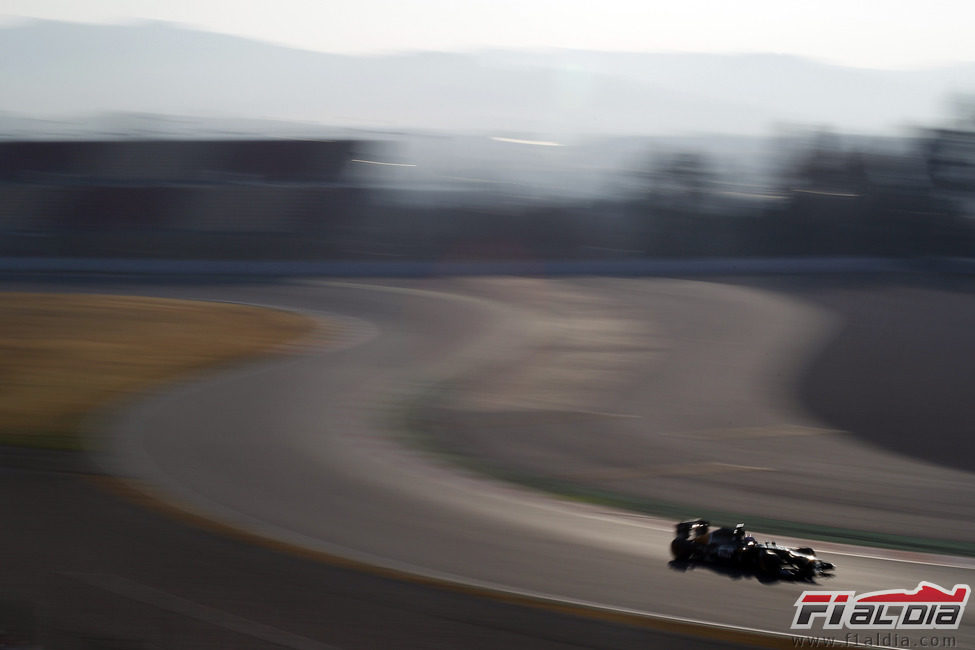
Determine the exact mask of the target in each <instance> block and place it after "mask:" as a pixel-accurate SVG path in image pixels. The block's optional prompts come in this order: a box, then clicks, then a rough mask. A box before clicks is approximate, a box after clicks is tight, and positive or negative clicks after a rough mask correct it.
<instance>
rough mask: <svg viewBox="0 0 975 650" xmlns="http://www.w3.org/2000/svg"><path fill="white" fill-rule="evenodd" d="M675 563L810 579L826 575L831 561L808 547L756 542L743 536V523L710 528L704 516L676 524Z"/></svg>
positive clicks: (830, 566) (829, 569) (672, 550)
mask: <svg viewBox="0 0 975 650" xmlns="http://www.w3.org/2000/svg"><path fill="white" fill-rule="evenodd" d="M670 550H671V553H673V556H674V559H675V560H677V561H679V562H692V561H702V562H714V563H721V564H727V565H731V566H735V567H737V568H740V569H743V570H747V571H754V572H755V573H757V574H760V575H763V576H766V577H771V578H774V577H781V576H783V575H786V576H789V577H792V578H800V579H804V580H812V579H813V578H815V577H816V576H821V575H828V574H829V572H830V571H832V570H833V569H834V567H833V564H831V563H830V562H824V561H822V560H820V559H819V558H817V557H816V553H815V552H814V551H813V550H812V549H811V548H809V547H801V548H787V547H784V546H778V545H777V544H776V543H775V542H763V543H758V542H757V541H755V538H753V537H750V536H748V535H746V533H745V527H744V525H743V524H738V525H737V526H735V527H734V528H724V527H722V528H711V525H710V523H709V522H707V521H705V520H704V519H693V520H690V521H682V522H680V523H679V524H677V536H676V537H675V538H674V541H673V542H671V544H670Z"/></svg>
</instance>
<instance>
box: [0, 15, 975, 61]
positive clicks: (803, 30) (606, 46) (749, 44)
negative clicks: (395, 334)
mask: <svg viewBox="0 0 975 650" xmlns="http://www.w3.org/2000/svg"><path fill="white" fill-rule="evenodd" d="M0 17H2V19H3V20H4V21H5V22H10V21H13V20H16V18H17V17H36V18H50V19H59V20H68V21H84V22H125V21H132V20H135V19H153V20H166V21H172V22H177V23H182V24H186V25H190V26H194V27H198V28H202V29H206V30H209V31H216V32H223V33H228V34H239V35H244V36H248V37H254V38H259V39H262V40H266V41H272V42H275V43H281V44H286V45H290V46H294V47H301V48H306V49H313V50H321V51H327V52H381V51H401V50H417V49H425V50H444V49H446V50H467V49H475V48H479V47H484V46H487V47H515V48H538V47H567V48H579V49H593V50H630V51H654V52H658V51H681V52H721V53H725V52H780V53H788V54H797V55H802V56H808V57H812V58H816V59H820V60H825V61H830V62H833V63H840V64H845V65H855V66H864V67H918V66H923V65H929V64H934V63H948V62H957V61H975V38H973V37H972V33H971V28H972V25H975V2H972V1H971V0H956V1H946V0H926V1H925V2H920V1H918V0H667V1H664V2H658V1H654V0H595V1H588V0H276V1H274V2H271V1H268V0H2V2H0Z"/></svg>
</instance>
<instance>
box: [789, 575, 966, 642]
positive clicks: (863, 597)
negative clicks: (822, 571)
mask: <svg viewBox="0 0 975 650" xmlns="http://www.w3.org/2000/svg"><path fill="white" fill-rule="evenodd" d="M971 591H972V589H971V587H969V586H968V585H955V586H954V587H953V588H951V589H945V588H944V587H939V586H938V585H936V584H933V583H930V582H923V581H922V582H919V583H918V585H917V588H916V589H913V590H910V591H908V590H906V589H888V590H886V591H871V592H868V593H864V594H860V595H857V593H856V592H855V591H804V592H802V595H800V596H799V598H798V599H797V600H796V603H795V608H796V615H795V618H793V619H792V629H793V630H808V629H810V628H812V626H813V625H814V624H817V623H819V624H821V625H822V628H823V629H824V630H836V629H840V628H846V629H850V630H957V629H958V626H959V624H960V623H961V617H962V615H963V614H964V613H965V605H966V604H967V603H968V597H969V595H971Z"/></svg>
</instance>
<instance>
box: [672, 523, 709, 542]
mask: <svg viewBox="0 0 975 650" xmlns="http://www.w3.org/2000/svg"><path fill="white" fill-rule="evenodd" d="M710 525H711V522H709V521H708V520H706V519H688V520H687V521H682V522H680V523H678V524H677V526H676V528H677V536H678V537H680V538H683V539H687V538H688V537H690V536H691V531H693V530H695V529H700V528H703V529H704V531H703V532H707V530H708V527H709V526H710Z"/></svg>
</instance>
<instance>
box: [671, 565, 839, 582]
mask: <svg viewBox="0 0 975 650" xmlns="http://www.w3.org/2000/svg"><path fill="white" fill-rule="evenodd" d="M667 566H669V567H670V569H671V570H672V571H678V572H680V573H687V572H688V571H694V570H696V569H705V570H707V571H711V572H713V573H717V574H719V575H724V576H727V577H728V578H730V579H732V580H757V581H758V582H760V583H762V584H766V585H773V584H776V583H779V582H804V583H808V584H812V585H817V584H821V583H820V582H817V580H816V578H805V577H802V576H798V575H796V574H795V573H793V572H792V571H788V570H785V569H783V570H782V571H780V572H779V574H778V575H774V576H771V575H768V574H766V573H763V572H761V571H758V570H753V569H747V568H743V567H738V566H732V565H727V564H716V563H712V562H700V561H696V560H671V561H670V562H668V563H667ZM818 577H819V578H831V577H832V574H828V573H827V574H823V575H820V576H818Z"/></svg>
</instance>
